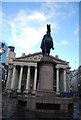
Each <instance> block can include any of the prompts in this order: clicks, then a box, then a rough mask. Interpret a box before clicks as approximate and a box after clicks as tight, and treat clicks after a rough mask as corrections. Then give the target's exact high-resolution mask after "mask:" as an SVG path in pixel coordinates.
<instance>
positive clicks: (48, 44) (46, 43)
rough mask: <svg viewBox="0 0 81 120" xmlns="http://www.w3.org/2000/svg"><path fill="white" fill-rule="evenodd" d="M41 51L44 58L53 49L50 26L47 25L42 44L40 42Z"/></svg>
mask: <svg viewBox="0 0 81 120" xmlns="http://www.w3.org/2000/svg"><path fill="white" fill-rule="evenodd" d="M40 48H41V49H42V54H43V56H46V55H48V56H49V54H50V50H51V48H52V50H53V49H54V47H53V39H52V37H51V29H50V24H49V25H48V24H47V33H46V34H45V35H44V37H43V39H42V42H41V47H40Z"/></svg>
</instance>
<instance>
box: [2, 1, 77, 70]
mask: <svg viewBox="0 0 81 120" xmlns="http://www.w3.org/2000/svg"><path fill="white" fill-rule="evenodd" d="M1 6H2V7H1V11H0V18H2V34H0V39H1V40H2V41H5V42H6V43H7V44H8V45H13V46H15V52H16V56H21V55H22V53H26V54H29V53H34V52H40V51H41V49H40V44H41V40H42V38H43V35H44V34H45V33H46V25H47V24H51V35H52V37H53V41H54V46H55V49H54V50H51V55H53V56H55V55H58V56H59V58H60V59H63V60H66V61H67V62H69V63H70V67H71V68H72V69H76V68H78V66H79V2H13V3H12V2H11V3H10V2H3V3H2V5H1Z"/></svg>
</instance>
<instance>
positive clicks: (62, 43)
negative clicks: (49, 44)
mask: <svg viewBox="0 0 81 120" xmlns="http://www.w3.org/2000/svg"><path fill="white" fill-rule="evenodd" d="M60 44H61V45H64V46H65V45H68V41H67V40H63V41H61V42H60Z"/></svg>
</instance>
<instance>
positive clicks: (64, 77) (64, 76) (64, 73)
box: [63, 69, 66, 92]
mask: <svg viewBox="0 0 81 120" xmlns="http://www.w3.org/2000/svg"><path fill="white" fill-rule="evenodd" d="M63 79H64V92H66V69H64V70H63Z"/></svg>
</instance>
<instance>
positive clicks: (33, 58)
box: [15, 52, 67, 64]
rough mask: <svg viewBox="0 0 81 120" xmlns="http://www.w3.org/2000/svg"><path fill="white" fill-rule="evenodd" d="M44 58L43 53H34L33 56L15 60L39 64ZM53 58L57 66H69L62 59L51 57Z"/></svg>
mask: <svg viewBox="0 0 81 120" xmlns="http://www.w3.org/2000/svg"><path fill="white" fill-rule="evenodd" d="M42 57H43V55H42V53H41V52H38V53H33V54H29V55H25V56H21V57H18V58H15V61H32V62H33V61H35V62H37V61H40V60H41V58H42ZM51 57H52V58H53V61H54V62H55V63H56V64H67V62H66V61H64V60H61V59H59V58H57V57H54V56H51Z"/></svg>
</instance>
